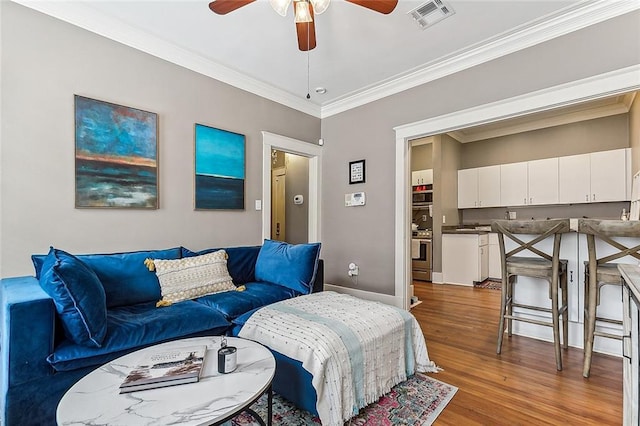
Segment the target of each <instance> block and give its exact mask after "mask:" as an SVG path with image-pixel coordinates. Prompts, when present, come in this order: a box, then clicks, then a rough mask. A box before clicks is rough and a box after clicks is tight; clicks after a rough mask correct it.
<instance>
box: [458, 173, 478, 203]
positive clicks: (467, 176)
mask: <svg viewBox="0 0 640 426" xmlns="http://www.w3.org/2000/svg"><path fill="white" fill-rule="evenodd" d="M474 207H478V169H464V170H458V208H459V209H468V208H474Z"/></svg>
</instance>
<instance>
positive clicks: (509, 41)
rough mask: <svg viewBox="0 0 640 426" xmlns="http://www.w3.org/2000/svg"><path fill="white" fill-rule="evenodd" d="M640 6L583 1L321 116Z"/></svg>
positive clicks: (343, 101)
mask: <svg viewBox="0 0 640 426" xmlns="http://www.w3.org/2000/svg"><path fill="white" fill-rule="evenodd" d="M637 9H640V2H639V1H637V0H621V1H615V2H612V1H608V0H597V1H594V2H587V3H579V4H578V5H576V6H571V7H569V8H566V9H563V10H561V11H559V12H556V13H554V14H551V15H548V16H545V17H542V18H540V19H538V20H536V21H534V22H532V23H529V24H526V25H524V26H521V27H519V28H517V29H515V30H512V31H509V32H506V33H502V34H499V35H497V36H495V37H492V38H489V39H487V40H484V41H483V42H480V43H476V44H475V45H474V46H471V47H470V48H467V49H463V50H461V51H459V52H456V53H454V54H452V55H450V56H448V57H443V58H440V59H438V60H436V61H434V62H432V63H431V64H427V65H425V66H424V67H420V68H418V69H414V70H412V71H409V72H407V73H403V74H400V75H396V76H395V77H392V78H390V79H388V80H386V81H384V82H382V83H380V84H376V85H374V86H371V87H368V88H365V89H364V90H360V91H357V92H355V93H353V94H351V95H347V96H345V97H342V98H339V99H338V100H336V101H333V102H331V103H328V104H326V105H323V107H322V113H321V118H326V117H330V116H332V115H335V114H339V113H341V112H344V111H347V110H349V109H352V108H356V107H359V106H362V105H365V104H367V103H370V102H373V101H376V100H379V99H382V98H384V97H387V96H391V95H394V94H396V93H399V92H401V91H404V90H408V89H412V88H414V87H416V86H419V85H422V84H425V83H428V82H431V81H434V80H437V79H439V78H442V77H446V76H447V75H451V74H454V73H456V72H459V71H463V70H465V69H469V68H471V67H474V66H476V65H480V64H482V63H485V62H488V61H491V60H493V59H496V58H499V57H501V56H505V55H508V54H510V53H514V52H517V51H519V50H522V49H526V48H528V47H531V46H535V45H536V44H539V43H543V42H545V41H548V40H551V39H553V38H556V37H560V36H563V35H566V34H569V33H571V32H573V31H577V30H580V29H582V28H585V27H588V26H590V25H593V24H597V23H599V22H603V21H606V20H607V19H611V18H614V17H616V16H620V15H624V14H626V13H629V12H632V11H634V10H637Z"/></svg>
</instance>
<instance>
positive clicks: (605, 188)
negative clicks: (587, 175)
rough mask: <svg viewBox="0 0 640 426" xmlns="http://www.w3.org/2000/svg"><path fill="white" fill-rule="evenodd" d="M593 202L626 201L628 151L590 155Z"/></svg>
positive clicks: (628, 174)
mask: <svg viewBox="0 0 640 426" xmlns="http://www.w3.org/2000/svg"><path fill="white" fill-rule="evenodd" d="M590 157H591V158H590V159H591V164H590V169H591V201H592V202H596V203H597V202H604V201H626V200H628V199H629V198H628V197H627V183H626V180H627V176H630V175H631V173H630V172H627V168H626V163H627V161H626V159H627V157H626V150H625V149H616V150H614V151H602V152H594V153H591V154H590Z"/></svg>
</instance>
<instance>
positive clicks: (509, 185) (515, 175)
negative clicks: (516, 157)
mask: <svg viewBox="0 0 640 426" xmlns="http://www.w3.org/2000/svg"><path fill="white" fill-rule="evenodd" d="M527 181H528V178H527V162H526V161H525V162H522V163H511V164H503V165H501V166H500V201H501V202H502V205H503V206H524V205H526V204H527V201H528V199H529V190H528V188H527Z"/></svg>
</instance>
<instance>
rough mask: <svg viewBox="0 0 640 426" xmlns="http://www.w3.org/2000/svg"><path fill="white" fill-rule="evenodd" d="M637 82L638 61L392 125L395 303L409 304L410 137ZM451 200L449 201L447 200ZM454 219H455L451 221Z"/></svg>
mask: <svg viewBox="0 0 640 426" xmlns="http://www.w3.org/2000/svg"><path fill="white" fill-rule="evenodd" d="M637 87H638V74H637V67H635V68H634V67H630V68H625V69H622V70H617V71H613V72H610V73H607V74H602V75H599V76H597V77H590V78H586V79H584V80H577V81H574V82H571V83H567V84H563V85H559V86H554V87H550V88H547V89H543V90H540V91H537V92H531V93H528V94H524V95H520V96H516V97H513V98H508V99H504V100H502V101H498V102H494V103H490V104H485V105H480V106H477V107H473V108H469V109H466V110H462V111H458V112H455V113H451V114H445V115H442V116H438V117H433V118H429V119H426V120H422V121H418V122H414V123H409V124H406V125H402V126H398V127H395V128H394V130H395V132H396V156H395V157H396V185H395V186H396V190H395V195H396V196H395V208H396V221H395V248H396V259H395V295H396V301H397V302H396V303H397V305H398V306H401V307H403V308H405V309H406V308H408V307H409V305H410V295H411V293H410V288H411V287H410V285H411V263H410V256H411V237H410V235H411V227H410V226H409V224H410V223H411V220H412V216H411V215H412V210H411V203H410V199H411V198H410V197H411V191H410V185H409V182H410V177H411V164H410V160H411V155H410V143H411V141H412V140H414V139H418V138H422V137H427V136H431V135H444V134H446V133H449V132H452V131H455V130H460V129H464V128H467V127H474V126H480V125H483V124H489V123H495V122H499V121H503V120H507V119H511V118H517V117H523V116H526V115H529V114H534V113H542V112H545V111H551V110H556V109H558V108H561V107H569V106H572V105H576V104H580V103H585V102H587V101H596V100H599V99H604V98H606V97H610V96H615V95H619V94H624V93H627V92H630V91H633V90H637ZM434 154H435V153H434ZM435 169H437V161H436V162H434V174H436V175H437V173H436V172H437V171H436V170H435ZM634 170H635V169H634ZM441 180H442V181H443V182H444V181H445V179H441ZM446 181H450V182H456V184H457V175H453V174H452V175H451V179H446ZM449 192H453V193H455V192H457V189H455V190H454V191H444V190H443V191H440V193H441V194H442V195H443V196H444V195H445V194H447V193H449ZM443 204H444V203H443ZM453 204H454V203H453V201H452V202H451V205H453ZM456 206H457V201H456ZM455 214H456V213H454V212H453V211H452V213H451V215H450V214H448V213H447V212H444V211H442V206H441V207H440V208H437V209H434V212H433V215H434V217H435V218H438V217H442V218H443V223H444V222H445V220H444V219H445V217H447V218H448V217H455ZM452 215H453V216H452ZM446 224H447V225H450V224H451V223H450V221H449V220H448V219H447V220H446ZM453 224H455V222H454V223H453ZM435 227H436V224H435V223H434V228H435ZM434 266H437V265H434ZM436 275H437V274H435V273H434V277H433V281H434V282H442V274H441V273H440V274H439V276H436Z"/></svg>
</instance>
